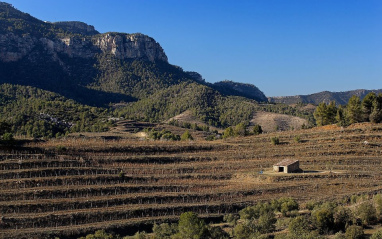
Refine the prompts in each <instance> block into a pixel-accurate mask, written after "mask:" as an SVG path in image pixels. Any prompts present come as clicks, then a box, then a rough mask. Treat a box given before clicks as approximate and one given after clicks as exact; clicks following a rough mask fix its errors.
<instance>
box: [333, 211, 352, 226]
mask: <svg viewBox="0 0 382 239" xmlns="http://www.w3.org/2000/svg"><path fill="white" fill-rule="evenodd" d="M333 218H334V224H335V227H336V229H337V230H338V231H345V229H346V228H347V227H348V226H349V225H351V224H352V222H353V214H352V212H351V210H350V209H349V208H346V207H343V206H338V207H337V208H336V209H335V212H334V214H333Z"/></svg>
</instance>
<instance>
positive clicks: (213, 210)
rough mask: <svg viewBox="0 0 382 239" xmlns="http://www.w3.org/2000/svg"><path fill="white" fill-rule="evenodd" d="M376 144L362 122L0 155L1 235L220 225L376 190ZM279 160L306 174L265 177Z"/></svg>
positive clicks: (88, 143) (81, 142)
mask: <svg viewBox="0 0 382 239" xmlns="http://www.w3.org/2000/svg"><path fill="white" fill-rule="evenodd" d="M275 136H278V137H279V138H280V144H279V145H272V144H271V143H270V137H275ZM296 136H299V138H300V140H299V141H300V142H297V140H295V138H296ZM381 138H382V125H367V124H366V125H365V124H364V125H358V126H353V127H349V128H347V129H338V128H333V129H325V128H320V129H311V130H303V131H290V132H283V133H272V134H266V135H259V136H249V137H243V138H233V139H230V140H225V141H220V140H219V141H213V142H208V141H191V142H182V143H180V142H176V143H174V142H153V141H134V140H131V139H130V140H124V139H120V140H110V141H107V140H102V139H83V138H68V139H62V140H55V141H48V142H43V143H29V144H26V145H24V146H23V147H20V148H17V149H15V148H13V149H7V150H6V149H3V150H2V152H1V155H0V189H1V192H0V213H1V221H0V238H31V237H36V238H41V237H48V238H49V237H54V236H59V237H60V238H72V237H73V238H76V237H77V236H78V235H80V234H83V233H89V232H93V231H94V230H96V229H101V228H102V229H108V230H115V231H118V232H119V233H120V234H122V235H123V234H132V233H134V232H135V231H136V230H138V229H141V230H142V229H147V228H150V227H151V226H152V223H154V222H163V221H171V220H176V219H177V217H178V216H179V215H180V214H181V213H182V212H185V211H194V212H197V213H198V214H199V215H200V216H202V217H205V218H209V219H210V220H221V217H222V215H224V214H225V213H229V212H237V211H238V210H240V209H242V208H243V207H245V206H248V205H252V204H254V203H255V202H257V201H260V200H269V199H273V198H278V197H281V196H290V197H293V198H295V199H297V200H298V201H300V202H302V203H303V202H304V201H307V200H310V199H322V200H330V199H334V198H346V197H348V196H349V195H352V194H357V193H370V194H373V193H376V192H382V180H381V170H382V147H381V145H382V140H381ZM284 158H294V159H298V160H300V166H301V168H302V169H303V170H304V171H305V172H304V173H299V174H288V175H286V174H281V173H273V172H271V169H272V164H274V163H276V162H278V161H280V160H282V159H284ZM259 171H263V172H264V173H262V174H260V173H259Z"/></svg>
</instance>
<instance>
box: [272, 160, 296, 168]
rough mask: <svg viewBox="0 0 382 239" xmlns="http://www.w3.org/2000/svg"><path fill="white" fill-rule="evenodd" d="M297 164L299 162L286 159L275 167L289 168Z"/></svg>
mask: <svg viewBox="0 0 382 239" xmlns="http://www.w3.org/2000/svg"><path fill="white" fill-rule="evenodd" d="M297 162H298V160H295V159H284V160H283V161H281V162H278V163H277V164H275V165H274V166H288V165H291V164H294V163H297Z"/></svg>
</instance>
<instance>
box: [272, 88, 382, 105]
mask: <svg viewBox="0 0 382 239" xmlns="http://www.w3.org/2000/svg"><path fill="white" fill-rule="evenodd" d="M370 92H375V93H382V89H379V90H363V89H362V90H352V91H343V92H330V91H323V92H319V93H315V94H311V95H296V96H281V97H268V100H269V102H271V103H283V104H297V103H304V104H315V105H318V104H319V103H321V102H325V103H329V102H331V101H335V102H336V104H337V105H345V104H347V103H348V101H349V99H350V97H352V96H353V95H356V96H358V97H360V98H361V99H363V97H365V96H366V95H367V94H368V93H370Z"/></svg>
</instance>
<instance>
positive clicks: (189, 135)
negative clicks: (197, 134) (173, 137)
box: [180, 130, 194, 141]
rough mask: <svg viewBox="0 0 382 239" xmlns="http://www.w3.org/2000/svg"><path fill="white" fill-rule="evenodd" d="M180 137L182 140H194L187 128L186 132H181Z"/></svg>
mask: <svg viewBox="0 0 382 239" xmlns="http://www.w3.org/2000/svg"><path fill="white" fill-rule="evenodd" d="M180 139H181V140H183V141H186V140H194V138H193V137H192V135H191V134H190V132H189V131H188V130H186V132H184V133H183V134H182V136H180Z"/></svg>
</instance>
